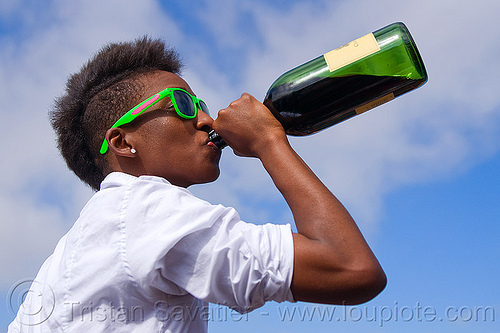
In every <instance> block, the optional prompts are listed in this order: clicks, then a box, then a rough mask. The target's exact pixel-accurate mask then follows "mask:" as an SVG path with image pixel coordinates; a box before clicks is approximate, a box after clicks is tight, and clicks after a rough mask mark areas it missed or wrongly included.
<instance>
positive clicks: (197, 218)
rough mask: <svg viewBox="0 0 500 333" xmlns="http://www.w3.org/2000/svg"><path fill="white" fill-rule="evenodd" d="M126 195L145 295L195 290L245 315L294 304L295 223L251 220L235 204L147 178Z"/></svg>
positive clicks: (132, 262)
mask: <svg viewBox="0 0 500 333" xmlns="http://www.w3.org/2000/svg"><path fill="white" fill-rule="evenodd" d="M129 195H130V197H129V198H127V200H125V201H126V204H125V205H124V208H123V217H122V218H123V235H124V238H125V240H126V247H125V249H124V252H125V256H126V258H127V261H126V264H127V265H129V268H128V269H129V271H130V274H131V277H132V278H133V279H134V280H135V281H136V283H137V284H138V285H139V287H140V288H142V289H143V290H144V292H145V294H146V296H152V297H154V295H155V294H156V293H157V292H158V291H160V292H162V293H164V294H168V295H178V296H181V295H185V294H191V295H193V296H194V297H196V298H198V299H200V300H203V301H206V302H211V303H216V304H223V305H226V306H228V307H230V308H232V309H234V310H236V311H238V312H240V313H244V312H248V311H251V310H253V309H256V308H258V307H260V306H262V305H264V303H265V302H267V301H277V302H283V301H293V296H292V293H291V290H290V285H291V280H292V274H293V240H292V232H291V227H290V225H275V224H265V225H255V224H251V223H246V222H243V221H241V219H240V217H239V215H238V213H237V212H236V211H235V210H234V209H233V208H227V207H224V206H221V205H212V204H210V203H208V202H206V201H204V200H201V199H199V198H196V197H195V196H193V195H192V194H191V193H190V192H189V191H187V190H185V189H182V188H178V187H175V186H172V185H170V184H168V186H166V185H165V184H159V183H157V182H145V181H144V179H139V180H138V181H137V182H136V183H135V184H134V186H133V187H132V188H131V189H130V192H129Z"/></svg>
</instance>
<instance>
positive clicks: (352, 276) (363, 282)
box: [342, 263, 387, 305]
mask: <svg viewBox="0 0 500 333" xmlns="http://www.w3.org/2000/svg"><path fill="white" fill-rule="evenodd" d="M348 279H349V280H350V281H351V283H350V286H349V290H348V292H347V293H346V297H345V298H344V300H343V301H342V304H344V305H357V304H362V303H365V302H368V301H370V300H372V299H373V298H375V297H376V296H377V295H378V294H380V293H381V292H382V291H383V290H384V289H385V287H386V285H387V277H386V275H385V273H384V271H383V270H382V268H381V267H380V265H378V263H377V264H376V265H372V266H371V267H365V268H360V269H354V270H352V271H350V272H349V273H348Z"/></svg>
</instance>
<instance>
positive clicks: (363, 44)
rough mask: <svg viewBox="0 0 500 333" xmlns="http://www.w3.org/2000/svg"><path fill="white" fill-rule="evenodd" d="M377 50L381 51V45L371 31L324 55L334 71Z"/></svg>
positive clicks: (329, 66) (331, 70)
mask: <svg viewBox="0 0 500 333" xmlns="http://www.w3.org/2000/svg"><path fill="white" fill-rule="evenodd" d="M377 51H380V46H379V45H378V43H377V40H376V39H375V36H374V35H373V33H370V34H368V35H366V36H363V37H361V38H358V39H356V40H354V41H352V42H350V43H348V44H346V45H344V46H341V47H339V48H337V49H335V50H332V51H330V52H328V53H325V54H324V55H323V56H324V58H325V61H326V63H327V65H328V68H329V69H330V72H333V71H336V70H337V69H339V68H342V67H344V66H347V65H349V64H351V63H353V62H355V61H357V60H359V59H362V58H364V57H366V56H369V55H370V54H373V53H375V52H377Z"/></svg>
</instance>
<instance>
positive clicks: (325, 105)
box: [264, 75, 426, 136]
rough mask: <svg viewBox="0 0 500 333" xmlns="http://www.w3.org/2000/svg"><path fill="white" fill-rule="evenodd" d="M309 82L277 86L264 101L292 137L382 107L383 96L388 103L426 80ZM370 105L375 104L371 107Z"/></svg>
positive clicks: (380, 78) (389, 78)
mask: <svg viewBox="0 0 500 333" xmlns="http://www.w3.org/2000/svg"><path fill="white" fill-rule="evenodd" d="M308 81H309V82H302V84H299V85H297V84H295V83H286V84H282V85H278V86H275V87H273V88H272V89H271V90H270V91H269V92H268V94H267V97H266V99H265V100H264V104H265V105H266V106H267V107H268V109H269V110H271V112H272V113H273V114H274V116H275V117H276V118H277V119H278V120H279V121H280V122H281V123H282V125H283V127H284V128H285V131H286V133H287V134H289V135H296V136H302V135H309V134H313V133H315V132H318V131H320V130H322V129H325V128H327V127H329V126H332V125H334V124H337V123H340V122H342V121H344V120H346V119H349V118H351V117H353V116H355V115H357V114H360V113H361V112H364V111H367V110H368V109H370V108H371V107H375V106H378V105H380V104H382V103H383V102H384V97H386V100H387V101H388V100H391V99H393V98H395V97H398V96H400V95H402V94H404V93H405V92H408V91H410V90H412V89H415V88H417V87H419V86H420V85H422V84H424V83H425V81H426V80H425V79H417V80H415V79H409V78H406V77H398V76H374V75H351V76H345V77H333V78H331V77H326V78H325V77H314V78H311V80H308ZM381 96H383V97H382V99H381V98H380V97H381ZM374 101H375V102H374ZM377 101H380V102H378V103H377ZM370 103H375V104H374V105H372V106H370Z"/></svg>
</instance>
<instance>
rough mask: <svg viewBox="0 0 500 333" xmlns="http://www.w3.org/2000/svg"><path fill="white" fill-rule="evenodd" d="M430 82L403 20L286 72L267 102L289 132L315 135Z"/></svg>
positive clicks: (275, 83) (271, 89)
mask: <svg viewBox="0 0 500 333" xmlns="http://www.w3.org/2000/svg"><path fill="white" fill-rule="evenodd" d="M426 81H427V73H426V70H425V67H424V63H423V61H422V58H421V57H420V54H419V52H418V49H417V46H416V45H415V42H414V41H413V38H412V37H411V35H410V32H409V31H408V28H407V27H406V26H405V25H404V24H403V23H399V22H398V23H393V24H391V25H388V26H386V27H384V28H382V29H379V30H377V31H374V32H373V33H370V34H368V35H366V36H363V37H361V38H358V39H356V40H354V41H352V42H351V43H349V44H346V45H344V46H341V47H339V48H337V49H335V50H333V51H330V52H328V53H325V54H324V55H322V56H320V57H317V58H315V59H313V60H311V61H309V62H306V63H305V64H303V65H300V66H298V67H296V68H294V69H292V70H290V71H288V72H286V73H284V74H283V75H281V76H280V77H279V78H278V79H277V80H276V81H275V82H274V83H273V84H272V85H271V87H270V88H269V90H268V91H267V94H266V96H265V98H264V104H265V105H266V106H267V107H268V108H269V110H270V111H271V112H272V113H273V115H274V116H275V117H276V118H277V119H278V120H279V121H280V122H281V124H282V125H283V127H284V129H285V131H286V133H287V134H289V135H299V136H301V135H309V134H313V133H316V132H318V131H320V130H323V129H325V128H327V127H330V126H332V125H335V124H337V123H339V122H341V121H344V120H346V119H349V118H351V117H354V116H356V115H358V114H361V113H363V112H366V111H368V110H370V109H373V108H374V107H377V106H379V105H382V104H384V103H386V102H388V101H391V100H393V99H394V98H396V97H398V96H400V95H402V94H404V93H406V92H408V91H411V90H413V89H415V88H418V87H420V86H421V85H423V84H424V83H425V82H426ZM216 137H217V136H216V135H214V140H215V139H216ZM219 140H220V138H219ZM214 142H215V141H214ZM223 143H224V142H223V140H222V144H221V146H223Z"/></svg>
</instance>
